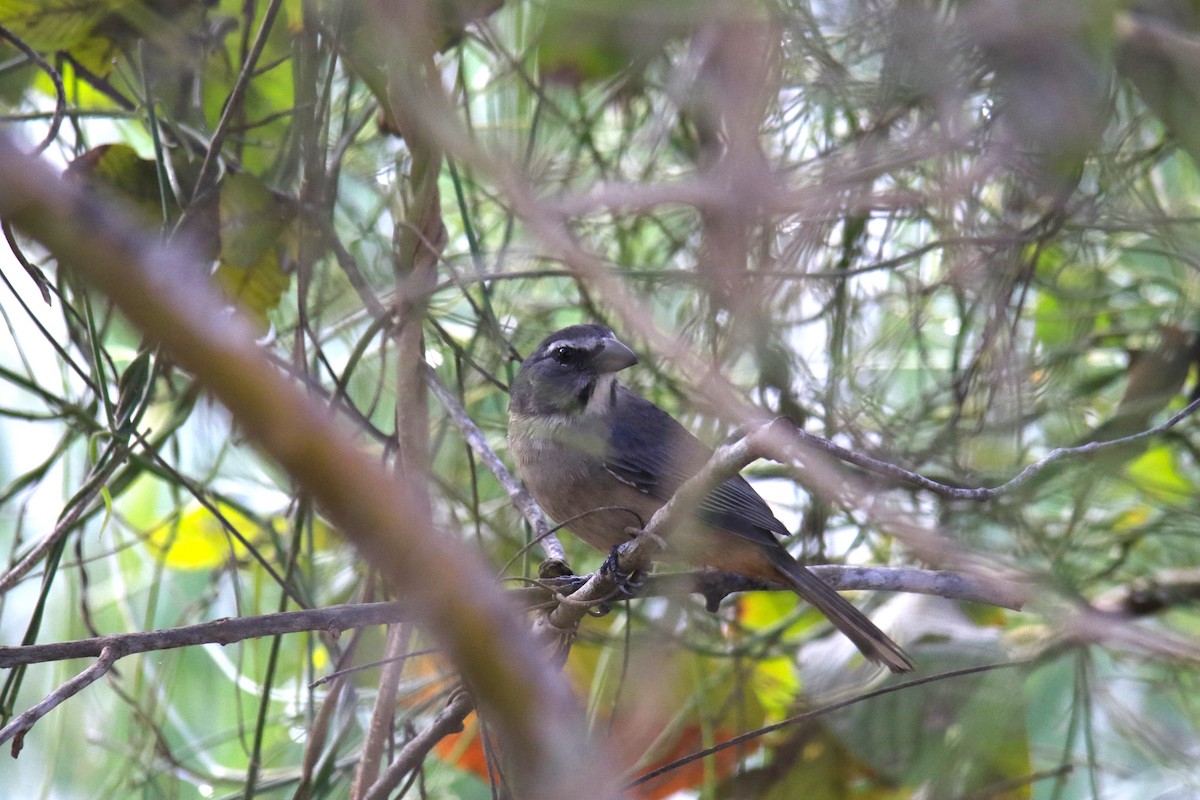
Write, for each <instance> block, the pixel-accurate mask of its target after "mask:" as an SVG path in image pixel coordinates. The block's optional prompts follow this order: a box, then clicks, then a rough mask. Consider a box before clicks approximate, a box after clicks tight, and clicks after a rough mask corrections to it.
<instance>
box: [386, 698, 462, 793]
mask: <svg viewBox="0 0 1200 800" xmlns="http://www.w3.org/2000/svg"><path fill="white" fill-rule="evenodd" d="M474 708H475V701H474V700H472V699H471V695H469V694H467V692H466V691H464V690H462V689H459V690H458V691H456V692H455V693H454V695H453V696H452V697H451V698H450V702H449V703H447V704H446V707H445V708H443V709H442V710H441V712H440V713H439V714H438V715H437V717H435V718H434V720H433V722H431V723H429V727H427V728H425V730H423V731H421V732H420V733H418V734H417V735H416V736H414V737H413V738H412V739H410V740H409V741H408V743H407V744H405V745H404V747H403V749H401V750H400V752H399V753H398V754H397V756H396V760H395V761H393V762H392V763H391V765H390V766H388V768H387V769H386V770H384V773H383V775H381V776H380V778H379V780H378V781H376V782H375V785H374V786H372V787H371V790H370V791H369V792H367V794H366V796H365V797H364V798H363V800H387V798H388V797H391V793H392V791H393V790H394V789H395V788H396V787H397V786H399V785H400V781H402V780H404V776H405V775H407V774H409V773H410V772H412V771H413V770H414V769H416V768H417V767H419V766H420V765H421V764H422V763H423V762H424V761H425V757H426V756H427V755H429V751H430V750H432V749H433V747H434V745H436V744H437V743H438V742H440V741H441V740H442V739H444V738H446V737H447V736H449V735H450V734H452V733H456V732H458V731H460V730H462V726H463V720H465V719H466V718H467V715H468V714H470V713H471V711H473V710H474Z"/></svg>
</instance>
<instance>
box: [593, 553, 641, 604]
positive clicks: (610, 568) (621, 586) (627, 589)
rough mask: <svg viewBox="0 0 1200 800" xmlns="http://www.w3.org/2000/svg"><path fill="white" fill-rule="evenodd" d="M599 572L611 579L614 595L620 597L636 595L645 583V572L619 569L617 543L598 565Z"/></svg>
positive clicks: (619, 555) (619, 554) (619, 557)
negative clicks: (614, 589) (613, 585)
mask: <svg viewBox="0 0 1200 800" xmlns="http://www.w3.org/2000/svg"><path fill="white" fill-rule="evenodd" d="M600 574H601V575H605V576H607V577H609V578H611V579H612V582H613V583H614V584H615V585H616V592H615V595H616V596H618V597H619V598H620V599H625V598H628V597H636V596H637V594H638V592H640V591H641V590H642V587H643V586H645V585H646V573H644V572H638V571H634V572H626V571H624V570H622V569H621V546H620V545H617V546H616V547H614V548H613V549H612V550H610V551H609V553H608V557H607V558H605V559H604V563H603V564H601V565H600Z"/></svg>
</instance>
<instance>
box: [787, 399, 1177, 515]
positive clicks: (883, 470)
mask: <svg viewBox="0 0 1200 800" xmlns="http://www.w3.org/2000/svg"><path fill="white" fill-rule="evenodd" d="M1197 409H1200V398H1197V399H1196V400H1193V401H1192V402H1191V403H1188V405H1187V407H1186V408H1184V409H1183V410H1182V411H1179V412H1178V413H1176V414H1174V415H1173V416H1172V417H1171V418H1170V419H1168V420H1167V421H1165V422H1163V423H1162V424H1161V425H1155V426H1154V427H1153V428H1147V429H1146V430H1144V431H1139V432H1138V433H1134V434H1130V435H1129V436H1122V437H1121V438H1119V439H1110V440H1108V441H1103V442H1088V443H1087V444H1081V445H1079V446H1077V447H1058V448H1055V449H1054V450H1051V451H1050V452H1049V453H1047V454H1046V455H1045V456H1043V457H1042V458H1040V459H1038V460H1037V461H1035V462H1034V463H1032V464H1030V465H1028V466H1027V467H1025V468H1024V469H1022V470H1021V471H1020V472H1018V473H1017V474H1016V475H1014V476H1013V477H1012V478H1010V479H1009V480H1007V481H1005V482H1004V483H1002V484H1000V485H999V486H994V487H986V486H981V487H976V488H961V487H958V486H950V485H948V484H945V483H940V482H938V481H935V480H933V479H932V478H927V477H925V476H924V475H921V474H920V473H917V472H913V471H911V470H907V469H904V468H903V467H900V466H897V465H895V464H892V463H890V462H887V461H880V460H879V459H877V458H871V457H870V456H868V455H863V454H862V453H856V452H854V451H853V450H847V449H846V448H844V447H839V446H838V445H836V444H834V443H833V442H831V441H829V440H828V439H825V438H822V437H820V436H815V435H813V434H811V433H807V432H805V431H802V430H800V429H799V428H795V427H793V429H792V431H791V434H792V435H793V436H794V437H796V439H797V440H799V442H801V443H803V444H805V445H808V446H809V447H813V448H815V449H817V450H819V451H821V452H823V453H825V454H826V455H830V456H833V457H834V458H836V459H838V460H839V461H845V462H847V463H850V464H854V465H855V466H857V467H861V468H862V469H864V470H866V471H867V472H870V473H872V474H874V475H880V476H882V477H885V478H888V479H890V480H893V481H897V482H899V483H907V484H910V485H912V486H916V487H917V488H919V489H924V490H926V491H928V492H930V493H932V494H936V495H937V496H939V497H945V498H947V499H949V500H974V501H986V500H992V499H994V498H996V497H998V496H1000V495H1002V494H1007V493H1008V492H1011V491H1013V490H1014V489H1017V488H1019V487H1021V486H1023V485H1024V484H1026V483H1028V482H1029V481H1030V480H1032V479H1033V478H1034V476H1036V475H1037V474H1038V473H1039V472H1041V471H1042V470H1044V469H1046V468H1047V467H1049V466H1050V465H1051V464H1053V463H1055V462H1056V461H1063V460H1066V459H1072V458H1080V457H1082V456H1091V455H1094V454H1096V453H1098V452H1102V451H1104V450H1115V449H1117V448H1121V447H1125V446H1127V445H1129V444H1132V443H1134V442H1140V441H1142V440H1143V439H1148V438H1150V437H1152V436H1157V435H1158V434H1160V433H1164V432H1166V431H1168V430H1170V429H1171V428H1173V427H1175V426H1176V425H1178V424H1179V423H1180V422H1182V421H1183V420H1185V419H1187V418H1188V417H1189V416H1191V415H1192V414H1194V413H1196V410H1197Z"/></svg>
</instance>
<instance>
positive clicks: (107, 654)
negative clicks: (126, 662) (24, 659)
mask: <svg viewBox="0 0 1200 800" xmlns="http://www.w3.org/2000/svg"><path fill="white" fill-rule="evenodd" d="M122 655H124V654H123V653H121V652H120V651H119V650H117V649H116V648H113V647H106V648H104V649H103V650H102V651H101V653H100V658H98V659H97V660H96V663H95V664H92V665H91V666H90V667H88V668H87V669H85V670H84V671H83V672H81V673H79V674H78V675H76V676H75V677H74V678H71V680H69V681H67V682H66V683H64V684H63V685H62V686H59V687H58V688H57V689H55V690H54V691H53V692H51V693H50V694H48V695H46V697H45V698H43V700H42V702H40V703H38V704H37V705H36V706H34V707H33V708H30V709H29V710H27V711H25V712H24V713H22V714H20V715H19V716H17V718H16V719H14V720H13V721H12V722H10V723H8V724H7V725H5V726H4V727H3V728H0V744H3V743H4V742H7V741H8V740H9V739H12V740H13V744H12V755H13V758H16V757H17V756H19V755H20V754H21V747H22V746H23V745H24V744H25V734H26V733H27V732H28V731H29V729H30V728H32V727H33V723H35V722H37V721H38V720H39V719H41V718H42V717H44V716H46V715H47V714H49V713H50V712H51V711H52V710H53V709H55V708H57V707H58V706H59V705H61V704H62V703H63V702H64V701H66V699H67V698H69V697H73V696H74V695H77V694H79V693H80V692H81V691H83V690H84V689H85V688H87V687H88V686H90V685H91V684H93V683H95V681H96V680H97V679H99V678H101V677H103V676H104V675H107V674H108V671H109V670H110V669H112V665H113V664H114V663H115V662H116V660H117V659H118V658H120V657H121V656H122Z"/></svg>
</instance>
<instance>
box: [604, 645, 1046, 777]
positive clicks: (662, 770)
mask: <svg viewBox="0 0 1200 800" xmlns="http://www.w3.org/2000/svg"><path fill="white" fill-rule="evenodd" d="M1028 663H1029V662H1028V661H1004V662H1000V663H995V664H983V665H981V666H977V667H965V668H963V669H955V670H950V671H949V672H940V673H938V674H937V675H928V676H925V677H922V678H913V679H912V680H907V681H901V682H900V683H893V684H889V685H888V686H884V687H881V688H879V689H875V690H874V691H870V692H865V693H864V694H860V695H855V696H854V697H850V698H847V699H846V700H842V701H840V702H837V703H830V704H829V705H827V706H824V707H822V708H817V709H813V710H812V711H806V712H805V713H803V714H797V715H796V716H794V717H788V718H787V719H785V720H783V721H782V722H776V723H775V724H773V725H765V726H763V727H761V728H757V729H755V730H753V731H750V732H748V733H743V734H741V735H740V736H734V737H733V738H731V739H726V740H725V741H723V742H719V743H717V744H715V745H713V746H712V747H706V748H704V749H703V750H697V751H696V752H694V753H690V754H689V755H686V756H684V757H683V758H679V759H676V760H674V761H672V762H670V763H668V764H664V765H662V766H661V767H658V768H656V769H653V770H651V771H649V772H647V773H645V774H642V775H639V776H638V777H637V778H635V779H634V780H632V781H630V782H629V783H627V784H626V785H625V788H626V789H632V788H634V787H635V786H641V785H642V784H644V783H646V782H648V781H652V780H654V779H655V778H657V777H659V776H661V775H665V774H666V773H668V772H671V771H673V770H676V769H678V768H680V767H682V766H684V765H686V764H690V763H692V762H693V761H698V760H699V759H701V758H707V757H708V756H711V755H713V754H715V753H719V752H721V751H722V750H728V749H729V748H731V747H737V746H738V745H741V744H745V743H746V742H749V741H753V740H754V739H758V738H761V737H763V736H766V735H767V734H769V733H774V732H775V731H778V730H782V729H784V728H788V727H791V726H793V725H799V724H800V723H801V722H807V721H808V720H811V719H816V718H818V717H823V716H825V715H826V714H831V713H833V712H834V711H840V710H841V709H843V708H848V707H850V706H853V705H857V704H858V703H861V702H863V701H864V700H872V699H874V698H876V697H882V696H883V695H885V694H892V693H893V692H899V691H903V690H905V689H910V688H912V687H914V686H923V685H925V684H927V683H935V682H937V681H942V680H946V679H948V678H960V677H963V676H964V675H979V674H981V673H984V672H993V671H995V670H998V669H1010V668H1012V667H1019V666H1022V665H1025V664H1028Z"/></svg>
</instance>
